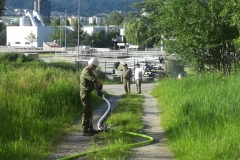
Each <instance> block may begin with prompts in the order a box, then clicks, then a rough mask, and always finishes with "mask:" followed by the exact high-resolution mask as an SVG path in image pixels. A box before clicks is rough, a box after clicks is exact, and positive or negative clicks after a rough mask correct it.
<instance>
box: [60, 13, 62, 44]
mask: <svg viewBox="0 0 240 160" xmlns="http://www.w3.org/2000/svg"><path fill="white" fill-rule="evenodd" d="M59 25H60V38H59V39H60V42H59V45H60V47H61V46H62V42H61V39H62V35H61V34H62V33H61V32H62V25H61V14H59Z"/></svg>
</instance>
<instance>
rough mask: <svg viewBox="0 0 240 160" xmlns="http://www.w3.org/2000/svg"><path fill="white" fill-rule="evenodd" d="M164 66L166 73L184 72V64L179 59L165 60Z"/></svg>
mask: <svg viewBox="0 0 240 160" xmlns="http://www.w3.org/2000/svg"><path fill="white" fill-rule="evenodd" d="M164 67H165V72H166V73H172V74H174V73H181V72H184V66H183V65H181V64H180V61H179V60H164Z"/></svg>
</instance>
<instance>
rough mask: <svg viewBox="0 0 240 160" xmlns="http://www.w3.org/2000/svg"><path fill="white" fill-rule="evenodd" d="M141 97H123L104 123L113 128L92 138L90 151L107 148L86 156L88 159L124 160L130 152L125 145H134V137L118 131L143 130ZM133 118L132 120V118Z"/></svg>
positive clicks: (131, 95)
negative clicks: (92, 142)
mask: <svg viewBox="0 0 240 160" xmlns="http://www.w3.org/2000/svg"><path fill="white" fill-rule="evenodd" d="M142 103H143V97H142V96H139V95H136V94H128V95H123V96H122V98H121V100H120V101H119V103H118V104H117V107H116V108H115V109H114V111H113V114H112V115H111V116H110V117H109V119H108V120H107V121H106V124H107V125H108V126H110V125H112V126H113V128H112V130H110V132H104V133H102V134H98V135H95V136H94V139H93V141H94V144H93V145H92V147H91V150H96V149H101V148H105V147H108V149H107V151H106V150H103V151H100V152H97V153H95V154H90V155H88V159H90V160H97V159H118V160H121V159H126V158H127V156H128V155H129V153H130V152H131V151H130V149H129V147H125V145H127V144H131V143H134V137H133V136H131V135H129V134H126V133H121V132H120V131H132V132H139V130H141V129H142V128H143V124H142V122H141V118H142V114H143V113H142ZM133 117H134V118H133Z"/></svg>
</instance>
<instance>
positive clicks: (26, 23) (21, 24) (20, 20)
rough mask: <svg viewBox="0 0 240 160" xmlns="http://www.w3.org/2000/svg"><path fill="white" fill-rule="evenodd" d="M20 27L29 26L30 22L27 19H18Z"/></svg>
mask: <svg viewBox="0 0 240 160" xmlns="http://www.w3.org/2000/svg"><path fill="white" fill-rule="evenodd" d="M19 25H20V26H30V20H29V18H28V17H22V18H20V19H19Z"/></svg>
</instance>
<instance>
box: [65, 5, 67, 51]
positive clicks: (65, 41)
mask: <svg viewBox="0 0 240 160" xmlns="http://www.w3.org/2000/svg"><path fill="white" fill-rule="evenodd" d="M66 50H67V10H66V9H65V51H66Z"/></svg>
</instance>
